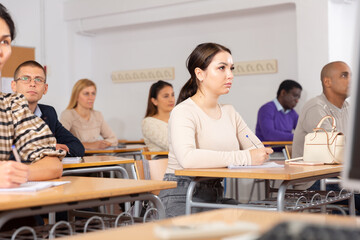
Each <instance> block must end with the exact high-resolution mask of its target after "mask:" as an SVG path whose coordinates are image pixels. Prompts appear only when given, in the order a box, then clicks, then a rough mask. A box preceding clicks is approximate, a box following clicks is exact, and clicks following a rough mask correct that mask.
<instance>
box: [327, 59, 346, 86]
mask: <svg viewBox="0 0 360 240" xmlns="http://www.w3.org/2000/svg"><path fill="white" fill-rule="evenodd" d="M339 63H342V64H345V65H347V64H346V63H345V62H343V61H334V62H329V63H328V64H326V65H325V66H324V67H323V68H322V69H321V73H320V80H321V81H323V80H324V78H325V77H330V76H331V71H332V70H333V68H334V65H336V64H339Z"/></svg>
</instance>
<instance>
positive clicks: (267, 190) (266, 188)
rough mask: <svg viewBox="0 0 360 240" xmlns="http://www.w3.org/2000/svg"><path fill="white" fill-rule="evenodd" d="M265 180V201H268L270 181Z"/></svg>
mask: <svg viewBox="0 0 360 240" xmlns="http://www.w3.org/2000/svg"><path fill="white" fill-rule="evenodd" d="M264 180H265V199H268V198H269V197H270V180H269V179H264Z"/></svg>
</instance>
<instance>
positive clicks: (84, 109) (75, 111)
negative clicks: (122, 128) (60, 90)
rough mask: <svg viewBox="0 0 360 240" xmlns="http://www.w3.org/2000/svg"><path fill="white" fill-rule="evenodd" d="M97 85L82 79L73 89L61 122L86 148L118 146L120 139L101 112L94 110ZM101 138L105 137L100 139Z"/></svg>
mask: <svg viewBox="0 0 360 240" xmlns="http://www.w3.org/2000/svg"><path fill="white" fill-rule="evenodd" d="M95 98H96V85H95V83H94V82H93V81H91V80H89V79H80V80H79V81H77V82H76V83H75V85H74V87H73V89H72V93H71V98H70V102H69V105H68V106H67V109H66V110H65V111H63V112H62V114H61V116H60V122H61V123H62V124H63V126H64V127H65V128H66V129H67V130H69V131H70V132H71V133H72V134H74V136H75V137H77V138H78V139H79V140H80V141H81V142H82V144H83V145H84V147H85V149H104V148H107V147H110V146H117V144H118V140H117V137H116V135H115V134H114V133H113V131H112V130H111V128H110V127H109V125H108V124H107V123H106V122H105V120H104V117H103V115H102V114H101V112H99V111H96V110H94V109H93V108H94V103H95ZM100 138H103V139H101V140H99V139H100Z"/></svg>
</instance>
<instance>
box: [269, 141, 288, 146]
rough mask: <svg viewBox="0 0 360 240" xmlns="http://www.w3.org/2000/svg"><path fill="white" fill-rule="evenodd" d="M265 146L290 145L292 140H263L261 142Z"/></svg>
mask: <svg viewBox="0 0 360 240" xmlns="http://www.w3.org/2000/svg"><path fill="white" fill-rule="evenodd" d="M262 144H264V145H265V146H270V147H271V146H285V145H292V141H264V142H262Z"/></svg>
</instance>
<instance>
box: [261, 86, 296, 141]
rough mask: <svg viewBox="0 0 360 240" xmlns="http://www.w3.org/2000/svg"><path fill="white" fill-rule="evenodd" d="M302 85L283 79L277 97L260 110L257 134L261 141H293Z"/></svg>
mask: <svg viewBox="0 0 360 240" xmlns="http://www.w3.org/2000/svg"><path fill="white" fill-rule="evenodd" d="M301 90H302V87H301V85H300V84H299V83H297V82H295V81H293V80H285V81H283V82H282V83H281V84H280V86H279V89H278V91H277V94H276V98H275V99H274V100H272V101H270V102H268V103H266V104H264V105H263V106H262V107H261V108H260V109H259V112H258V117H257V123H256V136H257V137H258V138H259V139H260V140H261V141H292V140H293V136H294V135H293V133H292V132H293V130H295V128H296V124H297V121H298V118H299V115H298V114H297V113H296V111H295V110H294V108H295V106H296V104H297V103H298V101H299V99H300V96H301Z"/></svg>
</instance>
